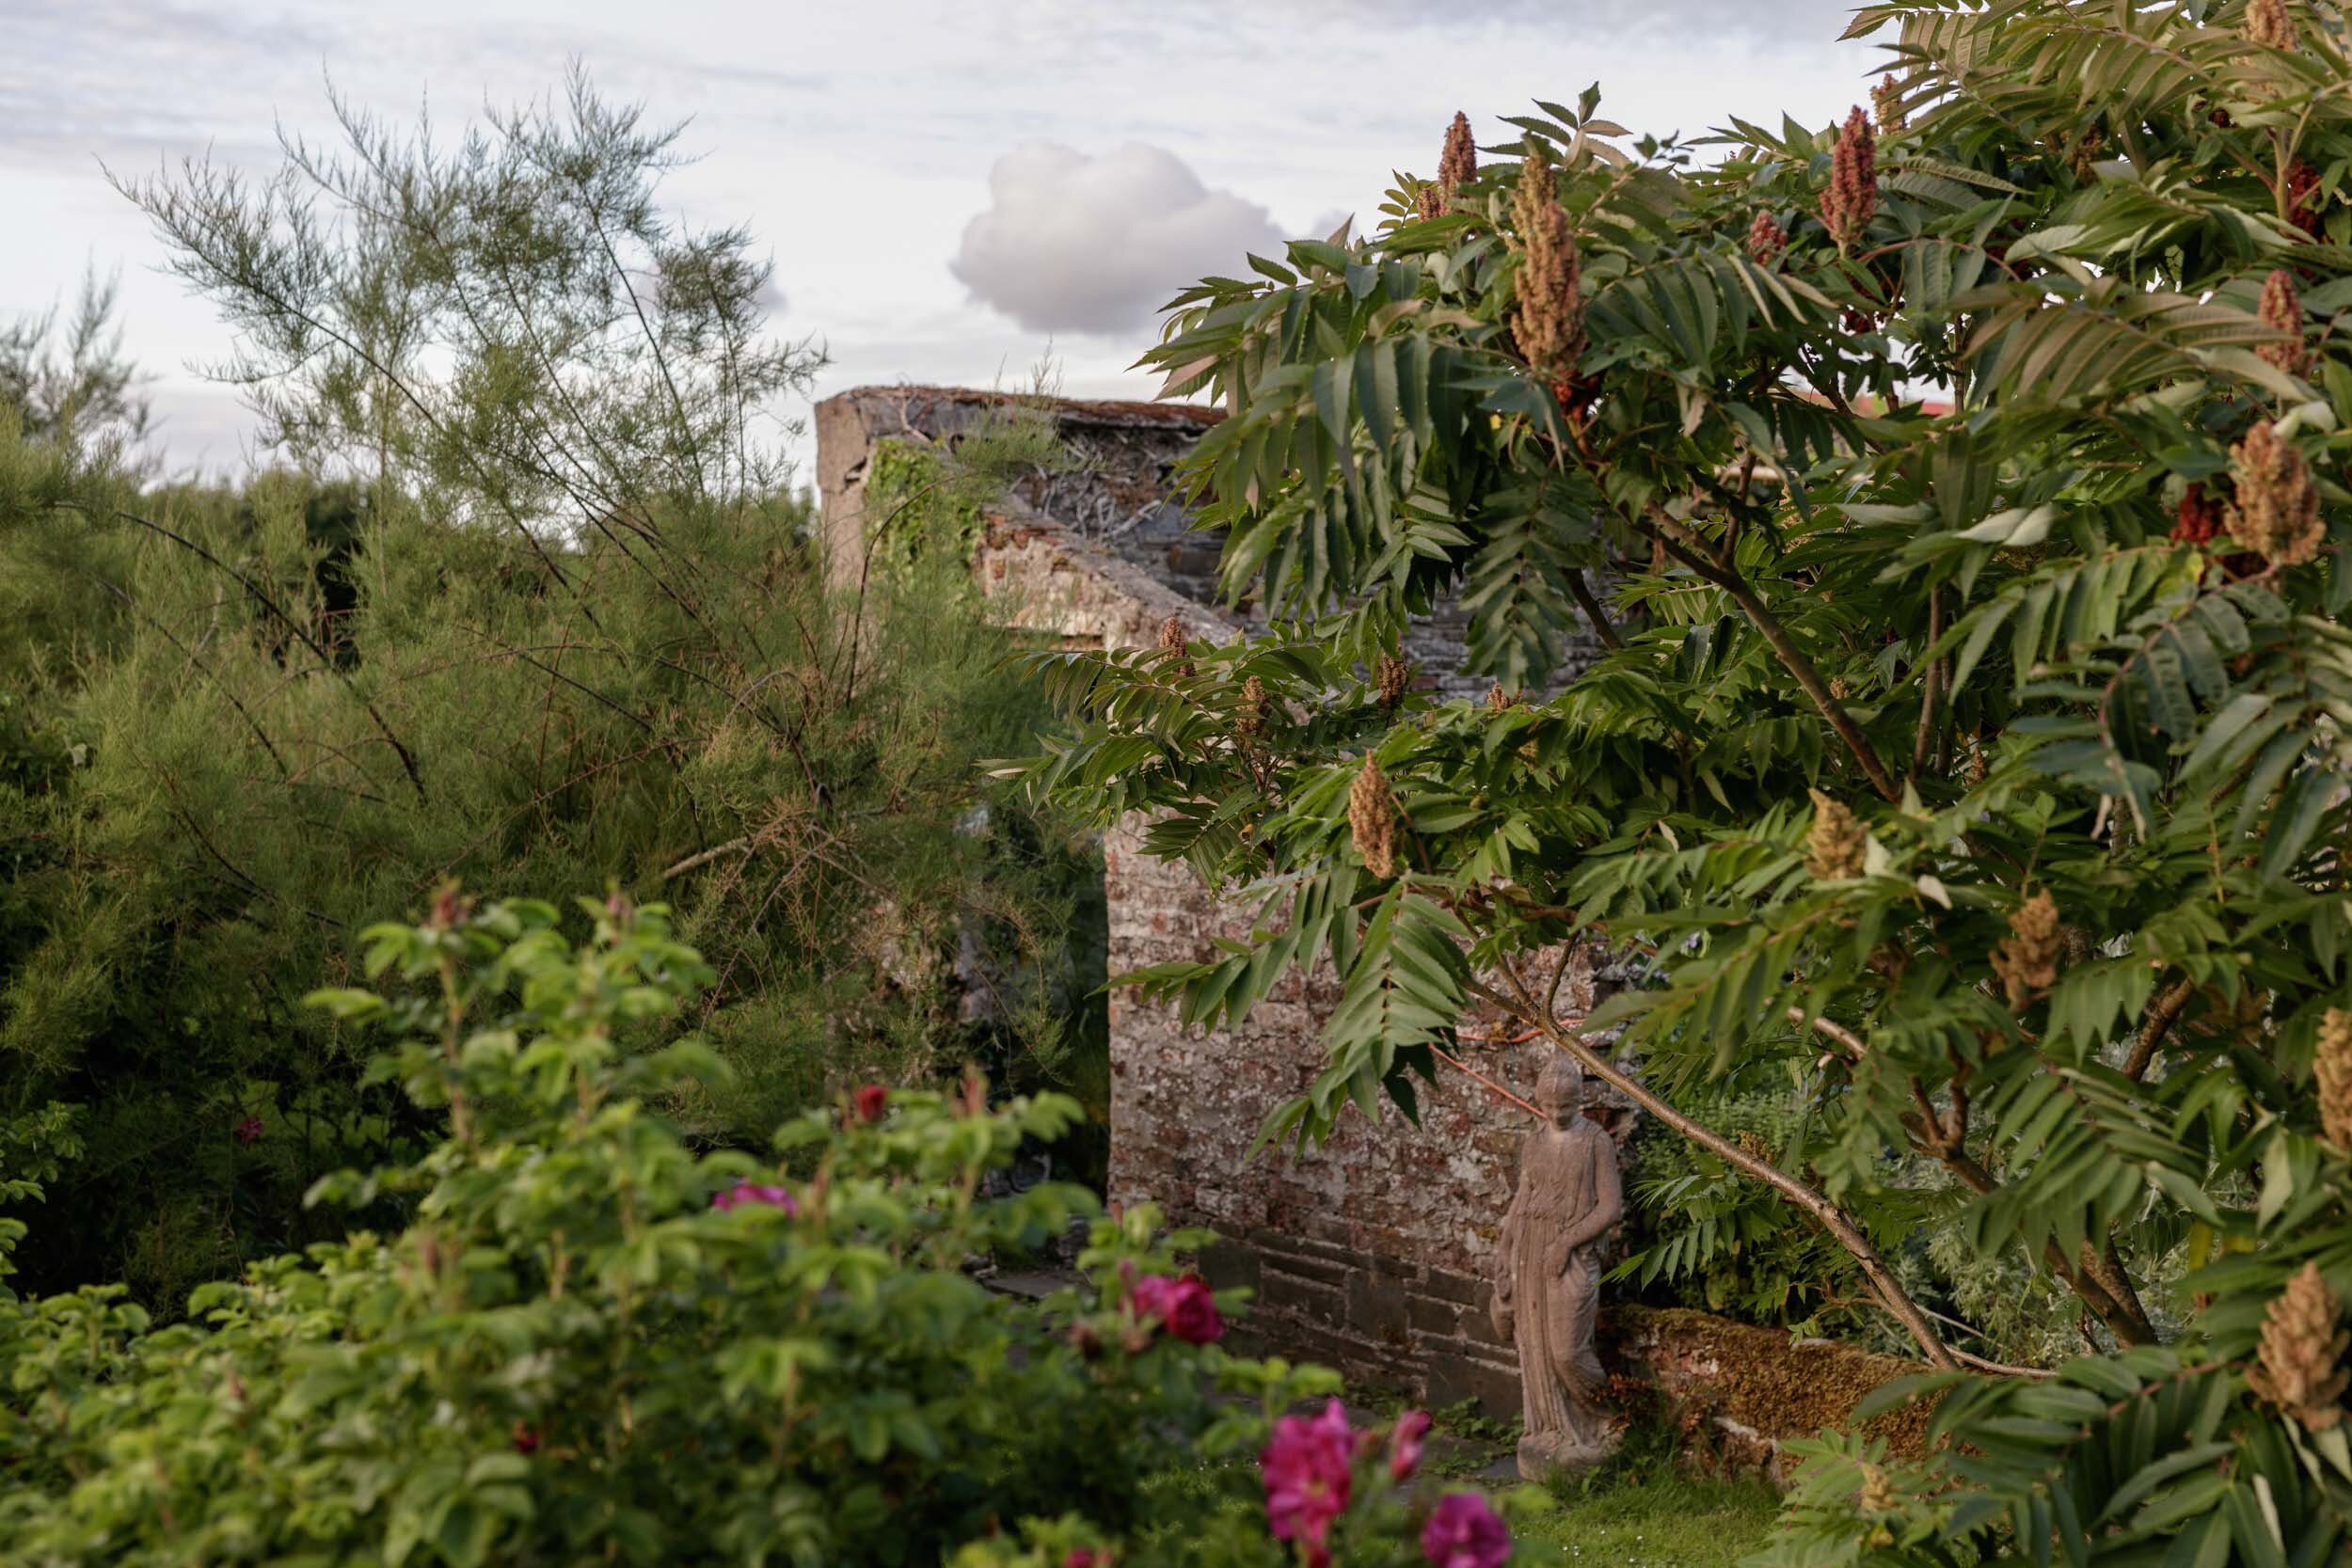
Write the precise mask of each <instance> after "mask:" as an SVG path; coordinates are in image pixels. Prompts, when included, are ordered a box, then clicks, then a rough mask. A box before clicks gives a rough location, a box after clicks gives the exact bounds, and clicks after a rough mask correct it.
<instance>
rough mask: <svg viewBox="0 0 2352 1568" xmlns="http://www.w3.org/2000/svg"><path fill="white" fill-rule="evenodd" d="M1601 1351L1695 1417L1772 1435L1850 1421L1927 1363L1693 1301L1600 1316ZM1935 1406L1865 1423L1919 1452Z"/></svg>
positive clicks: (1804, 1433)
mask: <svg viewBox="0 0 2352 1568" xmlns="http://www.w3.org/2000/svg"><path fill="white" fill-rule="evenodd" d="M1601 1335H1602V1349H1603V1353H1604V1354H1605V1355H1607V1356H1609V1357H1610V1358H1611V1359H1612V1360H1613V1362H1614V1364H1616V1365H1619V1366H1624V1367H1629V1368H1633V1369H1638V1370H1640V1371H1641V1372H1643V1373H1644V1374H1645V1375H1646V1376H1647V1377H1648V1378H1649V1379H1651V1380H1652V1381H1653V1382H1655V1383H1656V1384H1657V1385H1658V1387H1659V1391H1660V1393H1661V1395H1662V1396H1663V1397H1664V1398H1665V1400H1666V1402H1667V1403H1668V1404H1669V1405H1670V1406H1671V1407H1673V1408H1674V1409H1675V1410H1676V1411H1677V1414H1678V1415H1680V1416H1681V1417H1682V1418H1684V1419H1686V1420H1694V1419H1704V1418H1714V1417H1721V1418H1724V1419H1727V1420H1731V1421H1736V1422H1738V1423H1739V1424H1740V1426H1743V1427H1746V1428H1749V1429H1750V1430H1752V1431H1754V1432H1755V1433H1756V1434H1757V1435H1759V1436H1761V1437H1766V1438H1773V1439H1778V1438H1784V1437H1809V1436H1811V1435H1813V1434H1814V1433H1817V1432H1820V1431H1821V1430H1822V1429H1823V1428H1825V1427H1843V1426H1846V1425H1847V1424H1848V1423H1849V1421H1850V1419H1851V1417H1852V1415H1853V1411H1854V1406H1855V1405H1857V1404H1859V1403H1860V1402H1862V1400H1863V1398H1864V1396H1866V1395H1867V1394H1870V1393H1872V1392H1874V1391H1876V1390H1877V1389H1878V1388H1880V1387H1882V1386H1884V1385H1885V1384H1887V1383H1890V1382H1892V1381H1893V1380H1894V1379H1896V1378H1899V1377H1907V1376H1909V1375H1911V1374H1912V1373H1915V1372H1919V1371H1924V1370H1926V1369H1925V1368H1924V1367H1922V1366H1920V1365H1919V1364H1918V1363H1917V1362H1914V1361H1906V1360H1904V1359H1902V1358H1901V1357H1899V1356H1893V1355H1881V1354H1877V1353H1876V1352H1872V1351H1866V1350H1859V1349H1856V1348H1855V1347H1853V1346H1851V1345H1841V1344H1837V1343H1836V1342H1834V1341H1831V1340H1825V1339H1797V1338H1792V1337H1791V1336H1789V1335H1788V1333H1786V1332H1785V1331H1783V1330H1780V1329H1776V1328H1757V1327H1755V1326H1753V1325H1751V1324H1747V1323H1733V1322H1731V1321H1730V1320H1729V1319H1727V1318H1718V1317H1715V1316H1713V1315H1712V1314H1710V1313H1707V1312H1699V1311H1693V1310H1692V1309H1690V1308H1687V1307H1610V1308H1608V1309H1607V1310H1606V1311H1604V1313H1603V1314H1602V1318H1601ZM1929 1414H1930V1411H1929V1407H1928V1406H1926V1405H1924V1404H1912V1405H1906V1406H1904V1407H1903V1408H1901V1409H1899V1410H1893V1411H1888V1412H1886V1413H1885V1414H1883V1415H1880V1416H1874V1417H1872V1418H1870V1419H1868V1420H1867V1421H1865V1422H1863V1423H1862V1424H1861V1430H1862V1431H1863V1432H1865V1433H1867V1434H1869V1435H1870V1436H1873V1437H1883V1438H1884V1439H1886V1444H1887V1447H1888V1449H1889V1450H1890V1451H1892V1452H1894V1453H1896V1454H1898V1455H1900V1456H1903V1457H1915V1456H1916V1455H1918V1454H1919V1453H1920V1452H1921V1451H1922V1449H1924V1448H1925V1446H1926V1442H1927V1429H1928V1417H1929Z"/></svg>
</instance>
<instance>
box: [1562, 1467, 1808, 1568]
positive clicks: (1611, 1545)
mask: <svg viewBox="0 0 2352 1568" xmlns="http://www.w3.org/2000/svg"><path fill="white" fill-rule="evenodd" d="M1554 1495H1555V1496H1557V1497H1559V1498H1560V1508H1559V1510H1558V1512H1556V1513H1547V1514H1544V1515H1543V1516H1541V1517H1540V1518H1537V1519H1531V1520H1529V1521H1527V1523H1526V1524H1525V1526H1524V1527H1523V1528H1522V1529H1521V1531H1520V1535H1519V1539H1520V1543H1521V1544H1520V1548H1519V1549H1520V1557H1521V1560H1524V1561H1529V1562H1534V1563H1545V1562H1552V1561H1557V1562H1562V1563H1578V1564H1594V1565H1596V1568H1597V1565H1599V1564H1604V1563H1605V1564H1611V1565H1613V1568H1729V1565H1730V1564H1732V1563H1735V1562H1737V1561H1739V1560H1740V1559H1741V1558H1742V1557H1745V1556H1746V1555H1747V1554H1748V1553H1750V1552H1753V1551H1755V1550H1756V1549H1757V1548H1758V1547H1760V1546H1761V1545H1763V1544H1764V1542H1765V1539H1766V1538H1767V1537H1768V1536H1770V1535H1771V1534H1772V1520H1773V1518H1774V1517H1775V1516H1776V1515H1777V1514H1778V1513H1779V1509H1780V1502H1779V1498H1778V1497H1775V1496H1774V1494H1773V1493H1772V1489H1771V1488H1770V1487H1768V1486H1765V1485H1764V1484H1763V1483H1762V1482H1760V1481H1720V1480H1716V1479H1713V1478H1710V1477H1705V1476H1694V1475H1690V1474H1686V1473H1684V1472H1682V1471H1680V1470H1678V1469H1675V1468H1672V1467H1669V1466H1660V1467H1658V1468H1655V1469H1649V1470H1646V1471H1645V1472H1644V1473H1639V1474H1636V1475H1631V1476H1624V1477H1609V1476H1603V1477H1600V1478H1597V1479H1596V1480H1595V1481H1593V1482H1592V1484H1591V1485H1590V1486H1588V1487H1579V1486H1577V1485H1575V1484H1573V1483H1570V1484H1564V1485H1562V1486H1560V1487H1558V1488H1556V1489H1555V1494H1554Z"/></svg>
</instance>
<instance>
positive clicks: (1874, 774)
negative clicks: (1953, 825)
mask: <svg viewBox="0 0 2352 1568" xmlns="http://www.w3.org/2000/svg"><path fill="white" fill-rule="evenodd" d="M1647 516H1648V518H1649V521H1650V525H1651V528H1652V530H1653V531H1654V532H1653V537H1655V538H1656V539H1657V540H1658V541H1659V543H1660V544H1661V545H1662V546H1664V547H1665V550H1666V553H1667V554H1669V555H1671V556H1673V557H1674V558H1675V559H1676V560H1677V561H1679V562H1682V563H1683V564H1684V565H1686V566H1688V567H1690V568H1691V570H1692V571H1694V572H1696V573H1697V574H1698V575H1699V576H1700V577H1702V578H1706V579H1707V580H1708V582H1711V583H1713V584H1714V585H1715V586H1716V587H1718V588H1720V589H1722V590H1723V591H1724V593H1725V594H1729V595H1731V602H1732V603H1734V604H1736V605H1738V606H1739V607H1740V613H1742V614H1744V615H1745V616H1746V617H1747V618H1748V621H1749V623H1750V624H1751V625H1752V626H1755V627H1756V630H1757V631H1758V632H1760V633H1762V634H1763V638H1764V641H1766V642H1767V643H1769V644H1771V646H1772V652H1773V653H1774V654H1775V655H1777V656H1778V657H1779V659H1780V662H1781V663H1782V665H1783V666H1785V667H1786V668H1787V669H1788V673H1789V674H1791V675H1793V676H1795V677H1796V681H1797V684H1798V685H1799V686H1801V687H1803V688H1804V693H1805V695H1806V696H1808V697H1810V698H1812V699H1813V705H1814V706H1816V707H1818V708H1820V710H1821V717H1822V718H1824V719H1827V720H1828V721H1829V722H1830V728H1832V729H1834V730H1836V732H1837V738H1838V739H1840V740H1842V741H1844V742H1845V743H1846V750H1847V751H1849V752H1852V753H1853V759H1854V761H1855V762H1856V763H1857V764H1859V765H1860V766H1861V768H1862V771H1863V775H1864V776H1865V777H1866V778H1867V779H1868V780H1869V781H1870V787H1871V788H1873V789H1875V790H1877V791H1878V792H1879V797H1880V799H1882V800H1889V801H1893V800H1901V799H1902V792H1901V791H1900V790H1899V789H1898V788H1896V787H1895V780H1894V777H1893V775H1891V774H1889V773H1888V772H1887V771H1886V765H1885V764H1884V763H1883V762H1881V761H1879V754H1878V752H1875V751H1874V750H1872V749H1871V746H1870V741H1869V737H1868V736H1865V735H1864V734H1863V733H1862V726H1861V725H1859V724H1857V723H1855V722H1854V721H1853V715H1852V714H1851V713H1848V712H1847V711H1846V705H1845V704H1843V703H1841V702H1839V701H1838V700H1837V699H1836V697H1834V696H1832V695H1831V694H1830V689H1829V683H1828V682H1826V681H1824V680H1822V679H1821V673H1820V671H1818V670H1816V669H1814V668H1813V661H1812V660H1810V659H1808V658H1806V657H1804V649H1802V648H1800V647H1798V646H1797V640H1796V639H1795V638H1794V637H1792V636H1790V635H1789V632H1788V627H1787V626H1782V625H1781V624H1780V621H1779V620H1778V619H1777V618H1776V617H1775V616H1774V615H1773V614H1772V610H1769V609H1767V608H1766V607H1765V604H1764V601H1763V600H1762V599H1761V598H1759V597H1757V596H1756V590H1755V589H1754V588H1753V587H1751V586H1750V585H1749V583H1748V580H1747V578H1743V577H1741V576H1740V574H1739V572H1738V571H1737V570H1736V569H1734V568H1733V567H1731V566H1730V565H1728V564H1724V563H1719V562H1716V561H1715V560H1714V559H1713V558H1712V557H1710V556H1709V555H1708V552H1707V549H1706V547H1705V546H1704V545H1702V544H1701V543H1700V541H1699V537H1698V535H1696V534H1694V533H1692V531H1690V530H1689V529H1687V528H1685V527H1684V526H1683V525H1682V524H1680V523H1678V522H1677V521H1676V520H1675V519H1674V518H1672V517H1670V516H1668V515H1666V513H1665V510H1664V509H1663V508H1661V507H1660V506H1658V505H1657V504H1656V503H1655V502H1653V503H1651V505H1650V508H1649V511H1648V513H1647Z"/></svg>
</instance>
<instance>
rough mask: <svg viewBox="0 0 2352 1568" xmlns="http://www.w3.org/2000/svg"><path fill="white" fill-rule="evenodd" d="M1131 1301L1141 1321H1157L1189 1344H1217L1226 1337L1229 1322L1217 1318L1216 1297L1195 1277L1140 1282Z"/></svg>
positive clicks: (1131, 1295)
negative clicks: (1226, 1325)
mask: <svg viewBox="0 0 2352 1568" xmlns="http://www.w3.org/2000/svg"><path fill="white" fill-rule="evenodd" d="M1128 1299H1129V1300H1130V1301H1132V1302H1134V1303H1135V1308H1136V1317H1137V1318H1138V1319H1153V1318H1156V1319H1157V1320H1159V1322H1160V1323H1162V1324H1163V1325H1164V1326H1165V1327H1166V1328H1167V1329H1168V1332H1169V1333H1170V1334H1173V1335H1174V1336H1175V1337H1176V1338H1179V1339H1182V1340H1183V1341H1184V1343H1186V1344H1188V1345H1207V1344H1214V1343H1216V1340H1218V1339H1220V1338H1223V1337H1224V1334H1225V1320H1224V1319H1223V1318H1221V1317H1219V1316H1218V1315H1217V1310H1216V1297H1214V1296H1212V1295H1211V1294H1210V1293H1209V1288H1208V1286H1206V1285H1204V1284H1202V1283H1201V1282H1200V1279H1199V1278H1197V1277H1195V1276H1194V1275H1184V1278H1182V1279H1169V1278H1168V1277H1166V1276H1165V1275H1150V1276H1149V1277H1147V1278H1143V1279H1138V1280H1136V1283H1135V1286H1134V1288H1133V1290H1132V1291H1130V1292H1129V1295H1128Z"/></svg>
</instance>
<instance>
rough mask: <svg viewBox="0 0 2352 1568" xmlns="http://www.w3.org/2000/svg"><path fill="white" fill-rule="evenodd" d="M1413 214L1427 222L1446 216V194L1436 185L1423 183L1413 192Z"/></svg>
mask: <svg viewBox="0 0 2352 1568" xmlns="http://www.w3.org/2000/svg"><path fill="white" fill-rule="evenodd" d="M1413 215H1414V216H1415V217H1417V218H1419V219H1421V221H1422V222H1423V223H1427V222H1428V221H1429V220H1430V219H1432V218H1441V217H1443V216H1445V195H1444V193H1443V192H1441V191H1439V190H1438V187H1437V186H1435V185H1423V186H1422V188H1421V189H1419V190H1417V191H1415V192H1414V193H1413Z"/></svg>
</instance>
